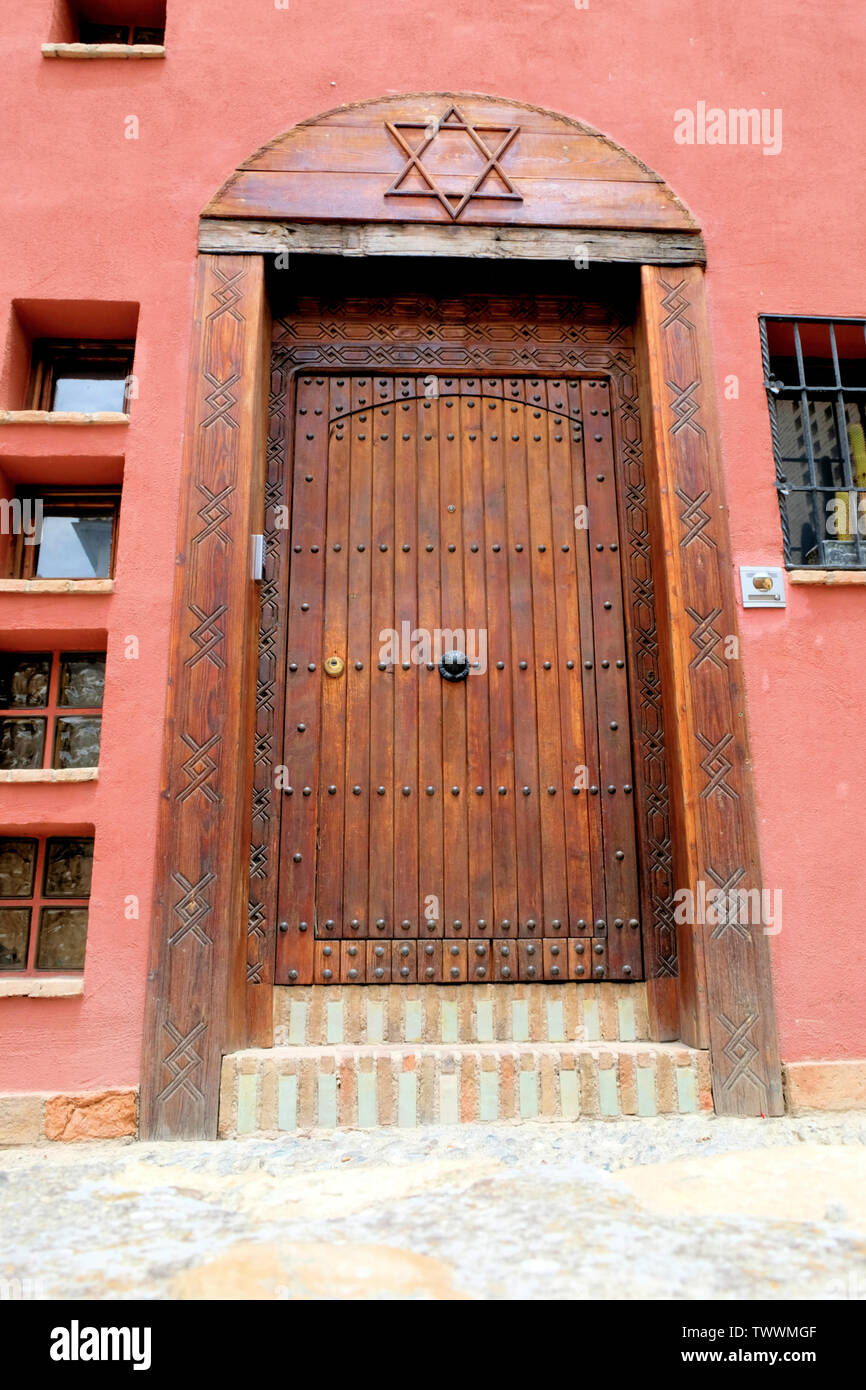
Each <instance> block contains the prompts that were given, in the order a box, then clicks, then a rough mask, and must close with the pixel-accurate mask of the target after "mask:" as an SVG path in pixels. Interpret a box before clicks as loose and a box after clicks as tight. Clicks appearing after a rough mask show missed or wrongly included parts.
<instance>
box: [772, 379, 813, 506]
mask: <svg viewBox="0 0 866 1390" xmlns="http://www.w3.org/2000/svg"><path fill="white" fill-rule="evenodd" d="M776 424H777V427H778V435H779V462H780V464H781V471H782V473H783V474H784V476H785V479H786V481H787V482H789V483H790V484H791V486H792V487H809V486H810V481H811V480H810V478H809V455H808V452H807V450H806V436H805V431H804V429H803V407H802V405H801V404H800V400H799V398H797V399H796V400H778V401H777V402H776Z"/></svg>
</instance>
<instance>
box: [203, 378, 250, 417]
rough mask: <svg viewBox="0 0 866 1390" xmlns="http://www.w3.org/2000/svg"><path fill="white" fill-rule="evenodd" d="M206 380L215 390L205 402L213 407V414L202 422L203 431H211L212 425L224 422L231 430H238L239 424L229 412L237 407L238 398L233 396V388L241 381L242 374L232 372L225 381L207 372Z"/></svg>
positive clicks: (206, 397)
mask: <svg viewBox="0 0 866 1390" xmlns="http://www.w3.org/2000/svg"><path fill="white" fill-rule="evenodd" d="M204 379H205V381H207V382H209V383H210V385H211V386H212V387H213V390H212V391H210V392H209V394H208V395H206V396H205V400H206V401H207V403H208V405H209V406H210V407H211V413H210V415H209V416H208V417H207V419H206V420H202V422H201V427H202V429H203V430H207V429H210V428H211V426H212V425H215V424H217V423H218V422H219V421H222V422H223V424H226V425H228V427H229V429H233V430H236V429H237V427H238V422H237V420H233V419H232V417H231V415H230V414H229V411H230V410H231V409H232V408H233V407H234V406H236V405H237V397H236V396H233V395H232V393H231V387H232V386H236V385H237V383H238V382H239V381H240V379H241V376H240V372H231V373H230V374H229V376H227V377H226V378H225V380H224V381H220V380H219V378H218V377H215V376H212V375H211V373H210V372H205V373H204Z"/></svg>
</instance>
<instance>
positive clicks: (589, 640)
mask: <svg viewBox="0 0 866 1390" xmlns="http://www.w3.org/2000/svg"><path fill="white" fill-rule="evenodd" d="M567 400H568V407H569V420H570V427H569V435H570V450H571V492H572V497H573V499H574V507H575V511H574V516H575V519H576V520H577V521H579V523H580V524H579V525H577V526H575V530H574V552H575V564H576V570H577V607H578V614H579V623H580V658H579V661H580V676H581V683H582V691H581V693H582V707H583V728H584V754H585V760H586V761H585V768H586V775H585V780H586V781H587V782H588V783H589V785H588V787H586V789H585V790H582V791H581V792H580V795H581V796H582V797H585V798H586V802H585V804H586V809H587V828H588V832H589V867H590V890H591V895H592V913H591V915H590V918H589V931H590V932H591V933H592V932H594V931H596V930H603V929H604V928H605V926H606V921H607V917H606V913H607V908H606V905H605V894H604V845H603V842H602V824H601V790H600V784H601V773H600V771H599V749H598V702H597V698H596V689H595V657H596V651H595V630H594V624H593V606H592V579H591V564H590V548H589V546H590V542H589V526H588V518H589V515H590V510H589V497H588V494H587V481H586V476H587V475H586V469H585V467H584V443H583V440H584V421H583V408H582V402H581V380H580V378H579V377H571V378H569V381H568V395H567ZM581 780H584V779H581ZM582 920H583V918H582V917H580V918H578V931H579V932H582V931H583V928H581V927H580V922H581V921H582ZM599 924H600V925H599Z"/></svg>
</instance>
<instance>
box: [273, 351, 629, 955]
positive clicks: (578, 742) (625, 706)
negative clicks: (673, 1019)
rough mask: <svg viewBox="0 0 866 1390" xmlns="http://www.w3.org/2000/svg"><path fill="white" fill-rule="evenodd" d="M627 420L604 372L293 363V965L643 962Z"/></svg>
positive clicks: (286, 867) (283, 922)
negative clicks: (624, 547)
mask: <svg viewBox="0 0 866 1390" xmlns="http://www.w3.org/2000/svg"><path fill="white" fill-rule="evenodd" d="M611 430H612V425H611V407H610V393H609V387H608V383H607V381H606V380H604V379H581V378H579V377H576V376H575V377H571V378H567V379H565V378H562V377H551V378H547V379H545V378H541V377H527V376H513V375H510V374H509V375H507V376H499V377H497V376H489V375H485V376H483V377H481V376H478V375H474V376H472V375H462V376H460V375H456V374H455V375H454V376H451V377H448V376H444V375H437V376H424V375H418V374H407V375H401V374H399V373H390V374H381V373H380V374H377V375H376V376H373V377H371V376H370V375H368V374H361V375H357V376H351V375H346V374H343V375H336V374H335V375H330V376H325V375H321V376H313V375H302V376H300V377H299V378H298V379H297V384H296V393H295V400H294V406H293V441H294V445H293V479H292V489H291V491H292V506H291V547H290V550H291V574H290V587H289V618H288V638H287V672H286V681H287V686H286V691H287V699H286V710H287V714H286V724H285V751H284V758H283V763H284V773H283V779H282V780H283V783H284V785H283V793H284V794H283V797H282V803H283V809H282V822H281V856H280V886H279V932H278V941H277V976H276V978H277V981H278V982H288V981H310V980H315V981H318V982H325V983H327V982H334V983H337V982H340V981H343V982H359V983H361V982H365V981H366V982H371V983H373V982H386V981H410V980H427V981H432V982H445V983H448V982H460V981H463V980H478V979H482V980H483V979H496V980H506V981H507V980H515V979H524V980H542V979H543V980H566V979H576V980H577V979H593V978H595V979H599V978H605V977H607V978H613V979H638V978H640V977H641V974H642V956H641V934H640V921H639V917H640V913H639V908H638V903H639V891H638V864H637V853H636V844H635V824H634V809H633V801H634V798H633V795H632V787H633V775H632V758H631V735H630V727H629V699H628V671H627V660H626V650H625V623H624V617H623V598H622V571H621V554H620V531H619V527H618V520H617V503H616V483H615V478H614V462H613V459H614V454H613V445H612V436H611ZM449 651H450V652H455V651H456V652H458V653H459V654H461V655H463V656H465V657H466V658H467V660H468V662H469V667H468V674H467V675H465V676H464V677H463V678H457V679H451V678H449V677H451V676H459V675H460V674H461V672H462V670H463V669H465V663H461V662H460V661H459V660H458V659H456V658H452V659H451V660H450V662H449V660H448V659H447V653H448V652H449ZM443 657H444V658H446V659H445V661H444V662H443V661H442V660H441V659H442V658H443Z"/></svg>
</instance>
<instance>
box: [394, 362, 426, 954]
mask: <svg viewBox="0 0 866 1390" xmlns="http://www.w3.org/2000/svg"><path fill="white" fill-rule="evenodd" d="M417 384H418V383H417V381H416V378H414V377H402V378H400V379H399V380H398V381H397V383H396V390H395V392H394V396H395V403H394V412H395V420H394V484H393V485H394V626H395V628H396V630H397V632H398V633H400V638H401V646H402V647H403V650H401V653H400V657H401V660H400V663H399V665H398V666H397V667H395V670H394V798H395V799H394V846H393V853H394V934H395V936H399V937H401V938H402V937H417V936H418V920H419V913H418V805H419V797H420V796H422V795H423V792H422V788H421V787H420V786H419V778H418V737H419V729H418V687H419V683H420V681H421V679H422V678H423V676H422V668H420V667H419V665H418V662H417V661H416V660H415V659H414V655H415V654H416V653H417V648H416V647H415V644H414V643H413V642H412V634H413V632H415V631H416V630H417V624H418V579H417V574H418V570H417V567H418V524H417V516H418V415H419V407H418V402H417V400H416V398H415V393H416V390H417ZM404 398H408V399H404ZM404 625H405V627H404ZM404 632H405V633H407V634H408V642H406V643H404V640H403V637H404ZM416 640H417V639H416Z"/></svg>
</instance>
